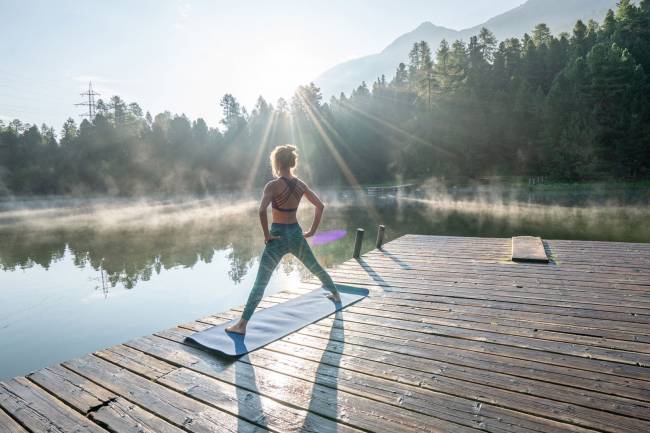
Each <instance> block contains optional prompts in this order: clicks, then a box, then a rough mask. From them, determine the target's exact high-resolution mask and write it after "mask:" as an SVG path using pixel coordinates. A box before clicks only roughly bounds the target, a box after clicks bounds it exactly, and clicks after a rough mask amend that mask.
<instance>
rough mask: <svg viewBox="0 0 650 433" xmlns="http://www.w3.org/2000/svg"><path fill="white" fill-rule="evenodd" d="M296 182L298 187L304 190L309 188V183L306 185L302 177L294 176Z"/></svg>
mask: <svg viewBox="0 0 650 433" xmlns="http://www.w3.org/2000/svg"><path fill="white" fill-rule="evenodd" d="M296 183H297V184H298V185H299V186H300V188H301V189H302V190H303V191H306V190H308V189H309V185H307V184H306V183H305V182H304V181H303V180H302V179H300V178H299V177H296Z"/></svg>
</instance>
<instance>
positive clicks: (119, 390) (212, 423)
mask: <svg viewBox="0 0 650 433" xmlns="http://www.w3.org/2000/svg"><path fill="white" fill-rule="evenodd" d="M63 365H64V366H65V367H66V368H69V369H71V370H72V371H74V372H76V373H77V374H79V375H81V376H84V377H86V378H87V379H89V380H92V381H93V382H95V383H97V384H99V385H101V386H103V387H104V388H107V389H109V390H111V391H112V392H114V393H116V394H118V395H120V396H121V397H123V398H124V399H126V400H128V401H130V402H132V403H134V404H137V405H138V406H140V407H142V408H144V409H146V410H147V411H149V412H151V413H153V414H155V415H157V416H159V417H160V418H162V419H164V420H165V421H167V422H169V423H171V424H173V425H174V426H176V427H178V428H182V429H185V430H189V431H191V432H196V433H203V432H206V431H218V432H231V433H235V432H239V433H248V432H263V431H264V432H265V431H268V430H267V429H266V428H264V427H263V426H260V425H255V424H252V423H250V422H248V421H246V420H243V419H240V418H237V417H236V416H233V415H232V414H229V413H226V412H223V411H221V410H218V409H216V408H214V407H211V406H208V405H206V404H204V403H201V402H198V401H196V400H194V399H192V398H189V397H186V396H184V395H183V394H181V393H178V392H176V391H173V390H171V389H169V388H167V387H166V386H163V385H160V384H158V383H155V382H152V381H150V380H148V379H146V378H144V377H142V376H139V375H136V374H135V373H132V372H130V371H128V370H126V369H124V368H121V367H118V366H116V365H114V364H111V363H109V362H107V361H105V360H103V359H101V358H99V357H96V356H94V355H88V356H85V357H83V358H78V359H73V360H71V361H68V362H65V363H64V364H63Z"/></svg>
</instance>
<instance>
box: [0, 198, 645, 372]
mask: <svg viewBox="0 0 650 433" xmlns="http://www.w3.org/2000/svg"><path fill="white" fill-rule="evenodd" d="M326 201H327V202H328V207H327V209H326V212H325V216H324V219H323V222H322V225H321V228H320V232H321V233H322V234H323V236H321V237H319V238H316V239H314V240H312V241H311V242H312V243H314V244H315V245H314V251H315V253H316V255H317V257H318V258H319V260H320V261H321V263H322V264H323V265H324V266H327V267H332V266H336V265H337V264H340V263H342V262H344V261H346V260H348V259H349V258H350V257H351V255H352V248H353V243H354V233H355V230H356V228H358V227H361V228H364V229H365V230H366V241H365V245H364V250H365V251H367V250H368V249H370V248H372V246H373V244H374V238H375V236H376V231H377V225H378V224H384V225H385V226H386V238H387V240H390V239H394V238H397V237H399V236H401V235H403V234H406V233H417V234H433V235H452V236H480V237H510V236H515V235H537V236H542V237H543V238H546V239H581V240H604V241H623V242H650V225H649V224H648V221H650V219H649V217H650V205H649V203H650V201H649V198H648V192H647V190H638V189H637V190H629V189H626V188H621V189H616V188H613V189H612V188H608V189H605V190H599V189H596V190H586V189H580V190H578V191H572V192H566V191H562V190H560V191H537V190H529V189H527V188H519V189H514V190H513V189H503V188H494V187H485V188H482V187H472V188H452V189H449V188H444V189H441V188H439V187H431V188H429V187H424V188H419V189H417V190H415V191H411V193H409V194H403V195H399V196H394V195H390V194H384V195H382V194H377V195H372V196H369V195H367V194H355V193H353V192H350V191H338V192H329V193H328V194H326ZM311 215H312V213H311V211H309V209H303V210H302V211H301V212H300V214H299V219H300V221H301V222H302V223H303V228H305V229H306V228H307V226H308V225H309V224H310V223H311ZM262 248H263V239H262V236H261V229H260V227H259V222H258V218H257V203H256V202H255V201H254V200H253V199H250V200H240V199H238V200H234V199H233V198H232V197H220V198H196V199H190V198H182V199H174V200H171V199H146V200H145V199H137V200H136V199H113V200H105V199H56V198H53V199H47V200H36V199H32V200H20V201H17V200H11V201H9V200H5V201H3V202H0V380H2V379H6V378H8V377H13V376H16V375H23V374H26V373H28V372H30V371H32V370H34V369H38V368H40V367H44V366H46V365H51V364H54V363H57V362H61V361H64V360H67V359H70V358H74V357H77V356H81V355H83V354H86V353H88V352H92V351H94V350H97V349H100V348H103V347H106V346H110V345H113V344H118V343H121V342H124V341H127V340H130V339H133V338H135V337H138V336H142V335H146V334H150V333H152V332H155V331H158V330H161V329H165V328H168V327H171V326H175V325H177V324H180V323H183V322H189V321H191V320H194V319H197V318H199V317H202V316H206V315H209V314H212V313H215V312H220V311H223V310H226V309H229V308H231V307H233V306H236V305H239V304H242V303H244V302H245V300H246V298H247V296H248V291H249V289H250V287H251V285H252V283H253V280H254V278H255V274H256V271H257V261H258V257H259V254H260V252H261V250H262ZM306 276H308V273H306V272H305V270H304V269H302V267H301V265H300V264H299V263H298V262H297V261H296V260H295V259H292V258H290V257H287V258H286V259H285V260H284V261H283V262H282V263H281V264H280V266H279V267H278V269H277V270H276V272H275V273H274V275H273V278H272V280H271V283H270V285H269V287H268V289H267V294H268V293H273V292H277V291H279V290H281V289H283V288H287V287H290V286H295V285H297V284H299V282H300V280H301V279H302V278H305V277H306Z"/></svg>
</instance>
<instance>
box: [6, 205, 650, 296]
mask: <svg viewBox="0 0 650 433" xmlns="http://www.w3.org/2000/svg"><path fill="white" fill-rule="evenodd" d="M334 203H335V204H334V205H333V206H328V208H327V210H326V214H325V217H324V220H323V223H322V225H321V230H322V231H327V230H331V231H346V232H347V235H346V236H344V237H343V238H341V239H336V240H333V241H332V242H329V243H325V244H323V245H317V246H315V247H314V250H315V253H316V255H317V256H318V258H319V260H320V261H321V262H322V263H323V265H324V266H326V267H331V266H334V265H336V264H339V263H341V262H343V261H345V260H347V259H348V258H350V256H351V253H352V244H353V236H354V231H355V229H356V228H357V227H362V228H364V229H366V231H367V232H368V233H367V235H368V236H367V237H368V239H367V240H366V244H365V246H364V247H365V248H366V250H367V249H369V248H371V247H372V244H373V242H372V240H373V239H372V238H373V236H374V234H375V231H376V228H377V225H378V224H384V225H386V227H387V239H388V240H390V239H393V238H395V237H398V236H400V235H402V234H405V233H420V234H434V235H456V236H488V237H510V236H513V235H517V234H535V235H539V236H542V237H544V238H547V239H586V240H589V239H594V240H596V239H597V240H615V241H628V242H649V241H650V228H648V227H647V225H645V224H643V221H645V220H646V218H647V217H648V216H649V212H648V208H647V207H627V208H622V207H572V206H556V205H535V204H529V203H521V202H514V203H510V204H504V203H503V202H497V203H485V202H481V201H476V200H449V199H436V200H429V199H421V198H420V199H407V198H404V199H402V200H395V199H391V198H386V197H384V198H376V199H375V202H374V206H375V209H376V210H377V211H378V214H379V216H380V218H381V221H372V220H371V217H370V215H371V213H369V212H368V211H367V209H366V208H364V207H363V206H358V205H352V204H349V205H344V204H341V203H340V202H336V201H335V202H334ZM160 208H163V209H164V211H162V212H160ZM169 208H170V206H169V205H165V206H161V205H156V206H153V207H147V206H145V207H143V208H142V209H140V210H139V211H138V212H136V211H133V210H132V209H130V208H129V210H128V211H127V212H126V214H128V215H130V216H129V218H130V219H128V220H126V219H125V220H118V221H117V222H114V223H109V224H107V223H106V220H107V218H106V215H104V214H102V212H108V214H109V215H110V216H112V215H114V214H116V213H117V211H116V209H113V208H110V209H109V210H105V209H104V210H94V209H91V210H90V211H89V213H88V212H86V213H84V212H83V211H79V210H77V211H75V212H74V214H73V216H70V215H69V212H66V211H65V210H61V209H59V210H58V211H57V212H58V213H57V214H56V215H50V214H48V211H44V210H40V211H38V212H35V213H34V214H35V215H37V218H40V219H37V223H34V220H33V219H31V218H30V214H29V212H24V215H23V214H21V215H22V216H21V217H20V218H16V217H14V216H11V217H12V218H13V220H12V221H11V222H10V223H7V218H5V219H4V223H3V219H2V215H3V213H2V212H0V269H1V270H16V269H27V268H30V267H33V266H35V265H40V266H42V267H43V268H45V269H49V267H50V266H51V265H52V263H55V262H57V261H59V260H61V259H62V258H63V257H64V256H65V255H66V253H69V254H71V256H72V258H73V260H74V264H75V265H76V266H78V267H85V266H91V267H92V268H93V269H94V270H96V271H97V272H98V275H99V273H100V272H102V273H103V275H102V278H103V279H105V281H104V284H102V287H104V286H107V287H115V286H117V285H121V286H123V287H125V288H128V289H132V288H134V287H136V286H137V284H138V282H139V281H148V280H149V279H150V278H151V277H152V275H153V274H154V273H155V274H160V273H161V272H162V271H163V270H166V269H171V268H175V267H184V268H192V267H193V266H194V265H195V264H196V263H197V262H204V263H211V261H212V260H213V257H214V255H215V253H216V252H217V251H226V252H227V259H228V262H229V267H230V269H229V270H228V277H229V278H230V279H231V280H232V281H234V282H235V283H239V282H241V281H242V279H243V278H244V277H245V276H246V275H247V273H248V272H249V271H250V269H251V267H253V265H254V264H255V260H256V259H257V257H258V256H259V254H260V252H261V251H262V248H263V246H264V245H263V240H262V236H261V230H260V228H259V221H258V217H257V212H256V204H255V203H254V202H248V203H246V204H244V205H237V206H234V207H232V209H230V208H228V207H225V208H224V207H221V206H215V205H214V203H211V202H207V204H199V205H196V204H192V205H191V206H190V210H189V211H187V210H184V208H183V206H178V205H176V206H174V207H172V208H171V210H170V209H169ZM228 209H230V211H226V212H224V210H228ZM129 212H130V213H129ZM43 213H46V216H45V219H43V218H42V217H43ZM7 214H8V213H5V215H7ZM311 215H312V214H311V212H310V210H309V209H306V210H302V211H301V213H300V215H299V219H300V221H302V222H303V226H308V225H309V224H310V218H311ZM279 269H280V271H281V272H286V273H290V272H292V271H294V270H296V269H300V270H301V272H303V273H304V272H305V271H304V270H303V269H302V266H301V265H300V264H299V263H298V262H297V261H296V260H293V259H292V258H291V257H289V256H288V257H286V258H285V260H284V261H283V262H282V264H281V266H280V267H279Z"/></svg>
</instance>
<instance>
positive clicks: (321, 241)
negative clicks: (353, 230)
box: [311, 230, 348, 245]
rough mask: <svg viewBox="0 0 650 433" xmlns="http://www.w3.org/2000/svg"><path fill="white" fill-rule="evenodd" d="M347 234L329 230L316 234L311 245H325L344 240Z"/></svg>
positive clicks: (341, 231) (343, 231)
mask: <svg viewBox="0 0 650 433" xmlns="http://www.w3.org/2000/svg"><path fill="white" fill-rule="evenodd" d="M347 234H348V233H347V231H345V230H329V231H326V232H321V233H318V234H315V235H314V237H313V238H312V241H311V243H312V245H325V244H329V243H331V242H334V241H338V240H339V239H343V238H344V237H345V236H346V235H347Z"/></svg>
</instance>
